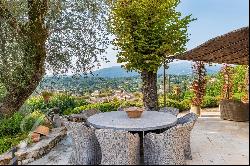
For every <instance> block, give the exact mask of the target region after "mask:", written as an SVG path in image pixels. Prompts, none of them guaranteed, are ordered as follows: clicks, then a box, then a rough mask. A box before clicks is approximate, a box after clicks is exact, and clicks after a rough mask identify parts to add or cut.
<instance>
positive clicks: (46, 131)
mask: <svg viewBox="0 0 250 166" xmlns="http://www.w3.org/2000/svg"><path fill="white" fill-rule="evenodd" d="M34 133H37V134H41V135H45V136H48V134H49V128H48V127H46V126H38V127H37V128H36V130H35V131H34Z"/></svg>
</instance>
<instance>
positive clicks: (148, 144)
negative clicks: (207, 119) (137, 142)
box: [144, 125, 185, 165]
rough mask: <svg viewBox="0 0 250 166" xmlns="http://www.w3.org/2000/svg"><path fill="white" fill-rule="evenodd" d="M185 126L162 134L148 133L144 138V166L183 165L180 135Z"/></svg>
mask: <svg viewBox="0 0 250 166" xmlns="http://www.w3.org/2000/svg"><path fill="white" fill-rule="evenodd" d="M183 130H185V126H183V125H176V126H174V127H172V128H170V129H168V130H166V131H164V132H163V133H160V134H155V133H148V134H146V136H145V137H144V163H145V165H184V164H185V156H184V149H183V147H184V145H183V144H182V141H183V138H182V136H181V133H182V132H183Z"/></svg>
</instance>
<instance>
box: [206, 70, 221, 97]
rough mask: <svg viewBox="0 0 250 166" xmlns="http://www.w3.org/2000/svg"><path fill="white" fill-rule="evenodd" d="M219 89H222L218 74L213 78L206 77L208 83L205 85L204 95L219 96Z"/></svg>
mask: <svg viewBox="0 0 250 166" xmlns="http://www.w3.org/2000/svg"><path fill="white" fill-rule="evenodd" d="M221 87H222V76H221V74H219V73H218V74H216V75H215V76H214V77H208V82H207V85H206V95H207V96H219V95H220V94H221Z"/></svg>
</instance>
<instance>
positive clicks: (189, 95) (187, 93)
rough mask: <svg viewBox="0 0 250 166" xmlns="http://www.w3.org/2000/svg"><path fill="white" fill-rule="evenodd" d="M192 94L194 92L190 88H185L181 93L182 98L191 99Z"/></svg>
mask: <svg viewBox="0 0 250 166" xmlns="http://www.w3.org/2000/svg"><path fill="white" fill-rule="evenodd" d="M193 96H194V92H193V91H191V90H186V91H185V92H184V95H183V99H184V100H185V99H187V100H191V99H192V98H193Z"/></svg>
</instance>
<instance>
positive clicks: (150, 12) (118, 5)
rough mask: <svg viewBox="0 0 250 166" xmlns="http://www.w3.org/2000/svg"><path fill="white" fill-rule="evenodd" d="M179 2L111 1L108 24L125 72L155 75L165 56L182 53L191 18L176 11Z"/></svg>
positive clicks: (162, 0)
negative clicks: (151, 73)
mask: <svg viewBox="0 0 250 166" xmlns="http://www.w3.org/2000/svg"><path fill="white" fill-rule="evenodd" d="M179 3H180V0H171V1H166V0H151V1H148V0H133V1H128V0H118V1H113V3H112V7H111V15H110V20H109V25H110V31H111V32H112V33H113V34H114V35H115V36H116V38H115V39H114V41H113V44H114V45H115V46H116V47H117V49H119V50H120V52H119V54H118V62H119V63H123V62H126V65H125V67H126V69H128V70H136V71H143V70H146V71H153V72H156V71H157V70H158V68H159V67H160V65H161V64H162V62H163V60H164V59H165V55H166V54H167V55H173V54H175V53H181V52H183V51H185V44H186V43H187V41H188V33H187V26H188V24H189V23H190V22H191V21H193V20H194V19H191V15H188V16H186V17H181V13H180V12H177V11H176V7H177V6H178V4H179Z"/></svg>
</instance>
